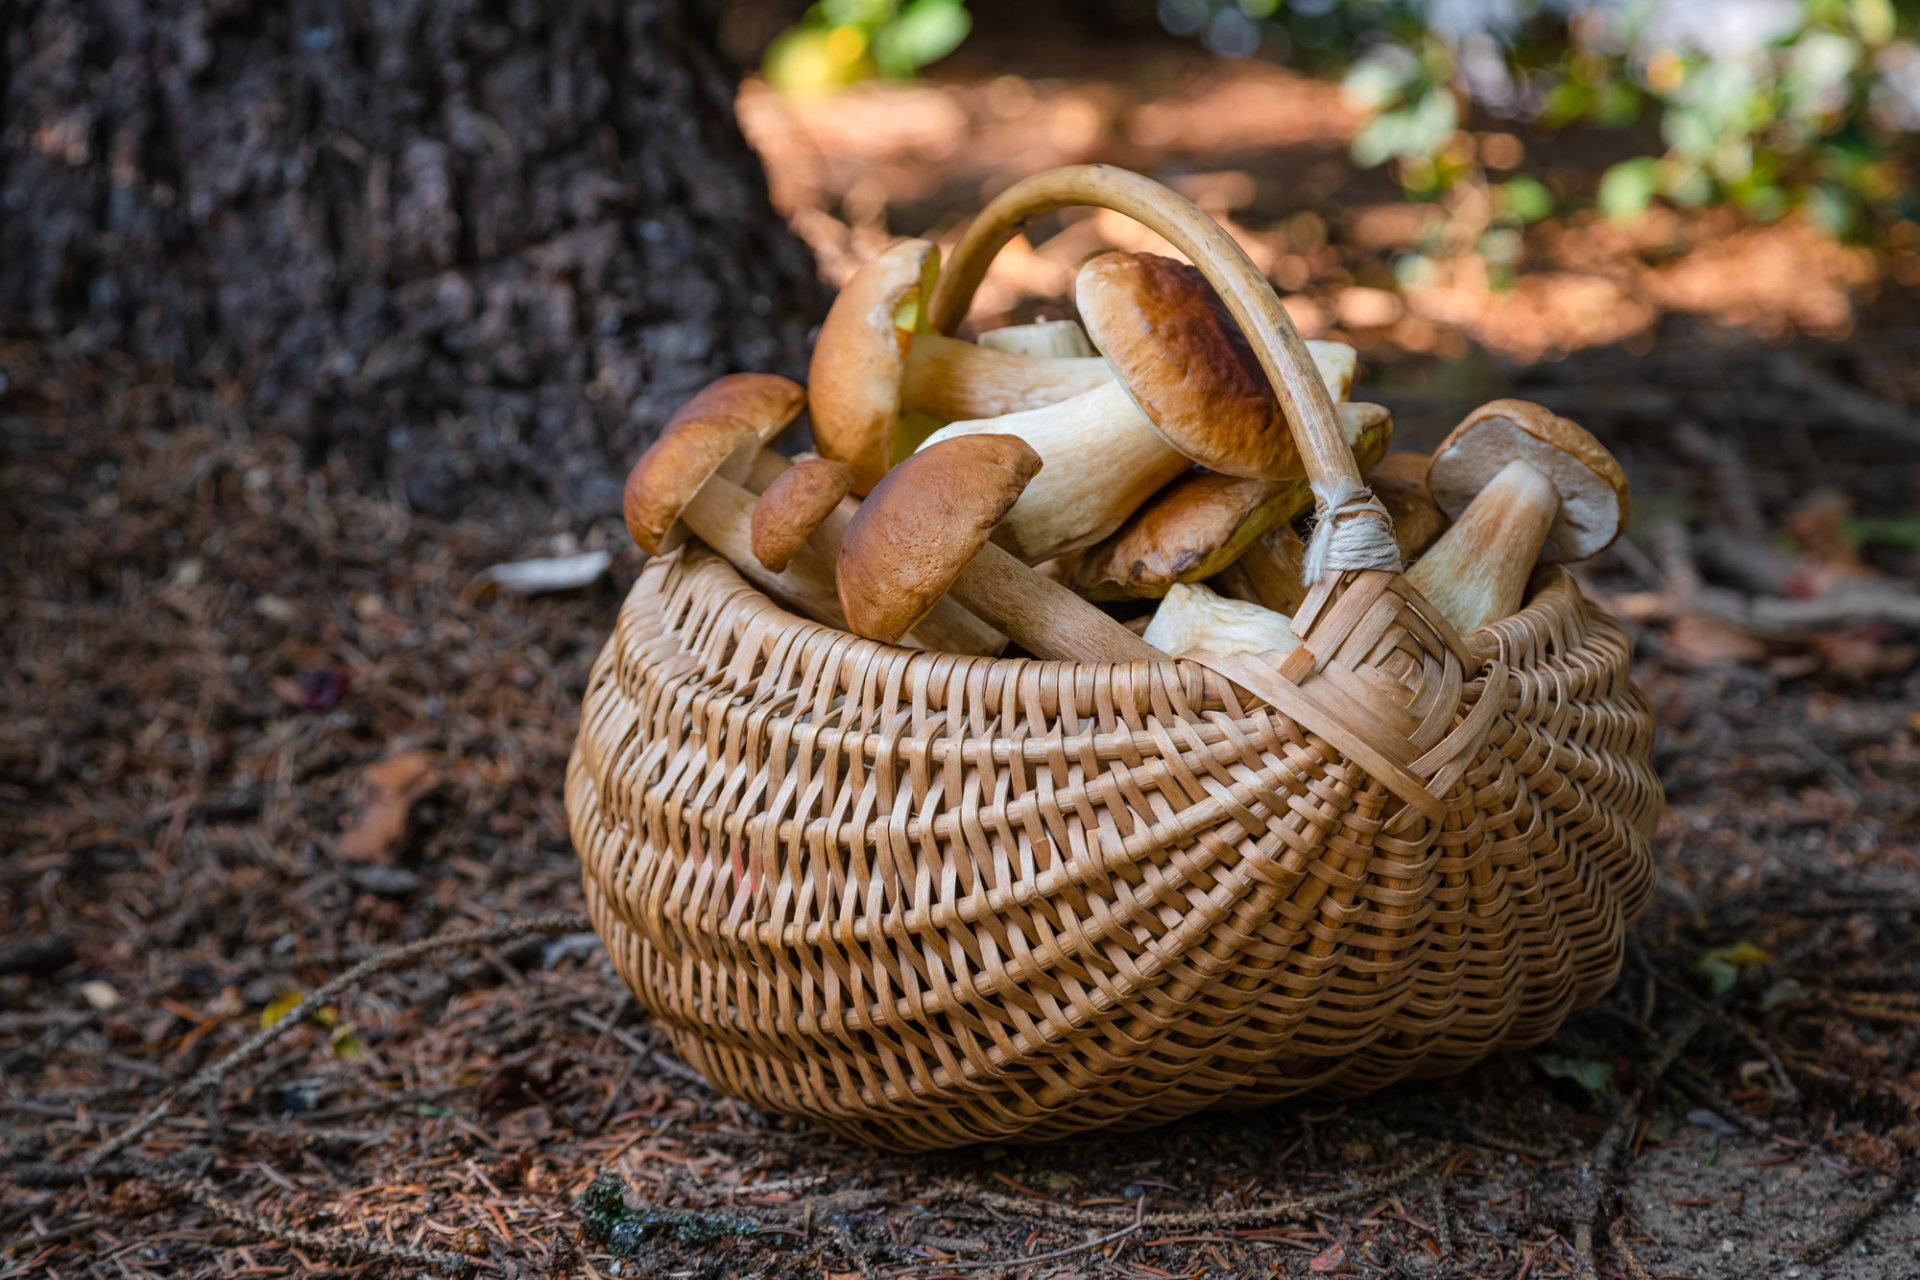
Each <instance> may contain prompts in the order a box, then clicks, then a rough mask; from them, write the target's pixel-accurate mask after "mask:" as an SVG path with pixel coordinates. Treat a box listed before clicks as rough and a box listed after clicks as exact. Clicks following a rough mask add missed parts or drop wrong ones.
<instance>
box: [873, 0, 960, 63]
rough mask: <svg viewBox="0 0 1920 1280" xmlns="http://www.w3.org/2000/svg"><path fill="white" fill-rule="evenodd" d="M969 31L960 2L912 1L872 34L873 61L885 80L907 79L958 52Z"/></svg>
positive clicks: (945, 0)
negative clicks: (877, 65)
mask: <svg viewBox="0 0 1920 1280" xmlns="http://www.w3.org/2000/svg"><path fill="white" fill-rule="evenodd" d="M972 29H973V16H972V15H971V14H969V13H968V12H967V8H966V6H965V5H964V4H962V3H961V2H960V0H912V3H911V4H909V5H908V6H907V7H906V8H905V9H903V10H901V13H900V16H899V17H898V18H896V19H895V20H894V21H892V22H890V23H888V24H887V25H885V26H883V27H881V28H880V30H879V31H877V32H876V33H875V34H874V37H873V57H874V61H876V62H878V63H879V64H880V70H881V71H883V72H885V73H886V74H887V75H889V76H894V77H906V76H910V75H912V74H913V73H914V72H916V71H918V70H919V69H920V68H921V67H924V66H926V65H927V64H928V63H930V62H938V61H939V60H940V59H942V58H944V57H946V56H947V55H948V54H950V53H952V52H953V51H954V50H955V49H957V48H959V46H960V42H961V41H962V40H965V39H966V38H967V32H968V31H970V30H972Z"/></svg>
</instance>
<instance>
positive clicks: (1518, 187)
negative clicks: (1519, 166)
mask: <svg viewBox="0 0 1920 1280" xmlns="http://www.w3.org/2000/svg"><path fill="white" fill-rule="evenodd" d="M1494 193H1495V196H1496V198H1497V199H1498V200H1499V204H1500V214H1501V216H1502V217H1507V218H1512V219H1513V220H1514V221H1515V222H1538V221H1540V219H1542V218H1544V217H1546V216H1547V215H1548V214H1550V213H1552V212H1553V192H1551V191H1549V190H1547V188H1546V184H1544V183H1541V182H1537V181H1535V180H1534V179H1532V178H1514V179H1512V180H1511V181H1508V182H1503V183H1501V184H1500V185H1499V186H1497V187H1495V188H1494Z"/></svg>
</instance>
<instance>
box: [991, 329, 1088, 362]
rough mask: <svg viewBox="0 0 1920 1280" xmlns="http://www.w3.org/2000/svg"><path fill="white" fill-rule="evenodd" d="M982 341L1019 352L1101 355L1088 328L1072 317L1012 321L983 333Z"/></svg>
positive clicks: (1044, 354) (1010, 353)
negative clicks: (1030, 321)
mask: <svg viewBox="0 0 1920 1280" xmlns="http://www.w3.org/2000/svg"><path fill="white" fill-rule="evenodd" d="M980 345H981V346H983V347H986V348H987V349H989V350H991V351H1005V352H1007V353H1008V354H1009V355H1016V356H1082V357H1085V356H1097V355H1099V354H1100V353H1099V352H1098V351H1095V350H1094V349H1093V343H1092V342H1090V341H1088V339H1087V331H1086V330H1085V329H1082V328H1081V327H1080V326H1079V325H1078V324H1076V323H1075V322H1073V321H1072V320H1035V321H1033V322H1032V323H1031V324H1010V325H1005V326H1003V327H1001V328H998V329H989V330H987V331H986V332H985V333H983V334H981V335H980Z"/></svg>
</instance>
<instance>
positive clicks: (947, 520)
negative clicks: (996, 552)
mask: <svg viewBox="0 0 1920 1280" xmlns="http://www.w3.org/2000/svg"><path fill="white" fill-rule="evenodd" d="M1039 470H1040V455H1039V454H1037V453H1035V452H1034V451H1033V449H1032V448H1031V447H1030V446H1029V445H1028V444H1027V442H1026V441H1024V440H1022V439H1020V438H1019V437H1018V436H1002V435H977V436H959V437H956V438H954V439H952V440H946V441H942V442H941V443H939V444H936V445H932V446H930V447H928V448H925V449H922V450H921V451H920V452H918V453H916V454H914V455H913V456H911V457H909V458H907V459H906V460H905V461H903V462H902V463H901V464H900V465H899V466H897V467H895V468H894V469H893V470H891V471H889V472H887V474H886V476H885V478H884V479H882V480H881V481H880V483H879V484H877V485H875V486H874V489H873V492H872V493H870V494H868V495H867V498H866V501H864V502H862V503H861V504H860V510H859V511H858V512H856V513H855V515H854V517H853V519H852V521H851V522H850V523H849V524H848V525H847V532H846V535H845V536H844V537H843V538H842V539H841V542H840V559H839V564H838V574H837V576H838V578H839V587H840V607H841V609H842V610H843V611H844V612H845V613H846V615H847V623H848V625H849V626H851V627H852V628H853V630H854V632H855V633H856V634H859V635H863V636H866V637H867V638H868V639H870V640H884V641H887V642H889V643H891V642H892V641H895V640H898V639H899V638H900V637H901V636H903V635H905V634H906V633H907V632H909V631H911V630H913V628H914V626H915V625H916V624H917V623H918V622H919V621H920V620H921V619H922V618H924V617H926V615H927V612H928V611H929V610H931V609H932V608H933V606H934V605H935V604H937V603H939V600H940V597H941V596H943V595H945V594H946V592H947V588H948V587H949V586H951V585H953V580H954V578H955V577H957V576H958V575H959V573H960V571H961V570H962V569H964V568H966V566H967V563H968V561H970V560H972V559H973V557H974V556H975V555H976V554H977V553H978V552H979V550H980V548H981V547H982V546H984V545H986V541H987V539H988V538H989V537H990V536H991V535H992V533H993V527H994V526H995V525H997V524H999V523H1000V518H1001V517H1002V516H1004V515H1006V513H1007V509H1008V508H1009V507H1011V506H1012V505H1013V504H1014V502H1015V501H1016V500H1018V499H1019V497H1020V491H1021V490H1022V489H1025V488H1026V487H1027V482H1028V481H1030V480H1032V479H1033V477H1034V473H1035V472H1037V471H1039Z"/></svg>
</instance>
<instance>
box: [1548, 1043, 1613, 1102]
mask: <svg viewBox="0 0 1920 1280" xmlns="http://www.w3.org/2000/svg"><path fill="white" fill-rule="evenodd" d="M1533 1065H1534V1066H1536V1067H1538V1068H1540V1070H1542V1071H1544V1072H1546V1073H1547V1074H1548V1075H1550V1076H1552V1077H1553V1078H1554V1079H1556V1080H1571V1081H1573V1082H1574V1083H1575V1084H1577V1085H1579V1086H1580V1087H1581V1088H1583V1089H1585V1090H1586V1091H1587V1092H1588V1093H1591V1094H1596V1095H1598V1094H1604V1093H1605V1092H1606V1091H1607V1086H1608V1085H1610V1084H1612V1083H1613V1065H1612V1064H1611V1063H1607V1062H1601V1061H1598V1060H1597V1059H1594V1058H1563V1057H1561V1056H1560V1055H1559V1054H1557V1053H1537V1054H1535V1055H1534V1057H1533Z"/></svg>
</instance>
